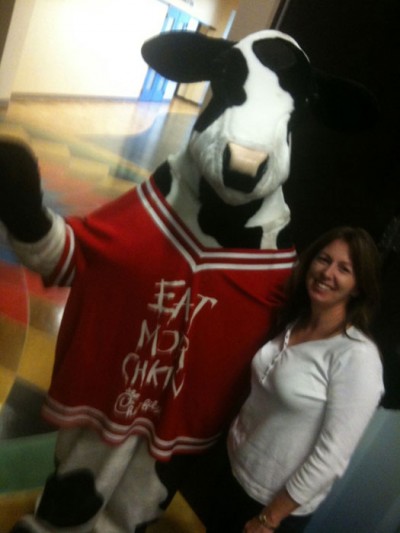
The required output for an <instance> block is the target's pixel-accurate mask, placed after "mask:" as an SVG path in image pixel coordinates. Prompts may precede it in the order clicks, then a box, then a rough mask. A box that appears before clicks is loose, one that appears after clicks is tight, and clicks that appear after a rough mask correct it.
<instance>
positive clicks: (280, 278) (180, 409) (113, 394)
mask: <svg viewBox="0 0 400 533" xmlns="http://www.w3.org/2000/svg"><path fill="white" fill-rule="evenodd" d="M68 225H69V230H68V231H67V234H68V238H67V240H66V244H65V250H64V254H63V256H62V258H61V260H60V263H59V265H58V267H57V269H56V272H54V276H53V277H54V280H57V281H58V282H59V283H63V282H66V281H67V280H68V279H69V278H71V277H73V284H72V288H71V292H70V296H69V299H68V302H67V305H66V308H65V313H64V317H63V321H62V324H61V328H60V333H59V338H58V343H57V351H56V361H55V366H54V372H53V379H52V384H51V387H50V391H49V397H48V400H47V403H46V405H45V407H44V414H45V416H46V418H47V419H48V420H49V421H50V422H53V423H55V424H56V425H58V426H59V427H72V426H91V427H93V428H95V429H97V430H98V431H99V432H100V434H101V435H102V437H103V438H104V439H105V440H106V441H107V442H109V443H111V444H118V443H121V442H123V441H124V440H125V439H126V438H127V437H128V436H129V435H132V434H141V435H145V436H147V437H148V440H149V447H150V451H151V453H152V454H153V456H155V457H156V458H157V459H159V460H167V459H169V458H170V456H171V455H172V454H173V453H194V452H200V451H202V450H204V449H205V448H207V447H209V446H210V445H211V444H212V443H213V442H214V441H215V439H216V438H217V437H218V435H219V434H220V432H221V430H222V429H223V428H225V427H226V425H227V424H229V422H230V420H231V418H232V416H233V414H234V413H235V411H236V408H237V407H238V406H239V404H240V402H241V401H242V400H243V399H244V394H245V393H246V392H247V387H248V383H249V366H250V361H251V359H252V357H253V355H254V354H255V352H256V351H257V349H258V348H259V347H260V346H261V345H262V344H263V343H264V342H265V341H266V338H267V333H268V330H269V326H270V323H271V320H272V319H273V317H274V315H275V311H276V309H277V307H278V306H279V305H280V304H281V302H282V297H283V285H284V283H285V281H286V279H287V277H288V275H289V274H290V272H291V269H292V267H293V264H294V261H295V259H296V254H295V251H294V249H287V250H279V251H278V250H244V249H225V248H206V247H204V246H202V245H201V244H199V242H198V241H197V240H196V239H195V238H194V236H193V235H192V234H191V233H190V232H189V231H188V229H187V228H186V226H185V225H184V224H183V223H182V221H181V220H180V219H179V218H178V217H177V216H176V214H175V213H174V212H173V211H172V209H171V206H170V205H169V204H168V203H167V202H166V201H165V199H164V198H163V197H162V195H161V194H160V193H159V191H158V189H157V188H156V186H155V184H154V182H153V180H152V179H151V180H149V181H147V182H146V183H144V184H142V185H141V186H138V187H136V188H135V189H134V190H132V191H130V192H128V193H127V194H125V195H123V196H121V197H120V198H118V199H117V200H115V201H113V202H111V203H109V204H107V205H105V206H104V207H102V208H101V209H99V210H97V211H95V212H94V213H92V214H90V215H89V216H87V217H86V218H84V219H78V218H71V219H69V220H68ZM54 280H53V281H54Z"/></svg>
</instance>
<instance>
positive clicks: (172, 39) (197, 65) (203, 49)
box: [141, 31, 235, 83]
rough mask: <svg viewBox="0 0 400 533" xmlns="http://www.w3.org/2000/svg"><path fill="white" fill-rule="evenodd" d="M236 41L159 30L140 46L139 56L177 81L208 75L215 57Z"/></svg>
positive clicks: (205, 78)
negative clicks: (140, 53)
mask: <svg viewBox="0 0 400 533" xmlns="http://www.w3.org/2000/svg"><path fill="white" fill-rule="evenodd" d="M234 44H235V43H234V42H232V41H228V40H226V39H216V38H212V37H207V36H206V35H203V34H201V33H196V32H191V31H171V32H165V33H161V34H160V35H157V36H155V37H153V38H151V39H149V40H148V41H146V42H145V43H144V44H143V46H142V50H141V52H142V56H143V59H144V60H145V61H146V63H147V64H148V65H149V66H150V67H151V68H153V69H154V70H155V71H156V72H158V73H159V74H161V76H164V77H165V78H168V79H169V80H173V81H177V82H179V83H191V82H196V81H208V80H210V79H211V74H212V65H213V61H214V59H215V58H216V57H217V56H218V55H219V54H220V53H221V52H224V51H225V50H227V49H228V48H231V47H232V46H233V45H234Z"/></svg>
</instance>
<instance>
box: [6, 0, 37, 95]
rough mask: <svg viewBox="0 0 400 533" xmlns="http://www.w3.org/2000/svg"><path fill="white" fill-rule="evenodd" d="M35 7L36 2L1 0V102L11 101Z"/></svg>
mask: <svg viewBox="0 0 400 533" xmlns="http://www.w3.org/2000/svg"><path fill="white" fill-rule="evenodd" d="M33 7H34V0H16V1H15V2H14V1H13V0H12V1H11V0H0V21H1V22H0V35H1V40H2V42H3V49H2V54H1V61H0V102H4V103H7V102H8V100H9V99H10V96H11V92H12V89H13V86H14V80H15V77H16V74H17V71H18V66H19V61H20V57H21V53H22V50H23V48H24V43H25V37H26V34H27V31H28V27H29V23H30V18H31V15H32V11H33ZM6 8H7V9H6ZM10 8H13V9H11V10H10Z"/></svg>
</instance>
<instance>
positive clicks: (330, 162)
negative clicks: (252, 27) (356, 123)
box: [279, 0, 400, 409]
mask: <svg viewBox="0 0 400 533" xmlns="http://www.w3.org/2000/svg"><path fill="white" fill-rule="evenodd" d="M286 6H287V9H286V10H285V11H284V14H283V16H282V18H281V21H280V23H279V29H280V30H282V31H284V32H286V33H289V34H290V35H292V36H293V37H294V38H295V39H296V40H297V41H298V42H299V44H300V45H301V46H302V47H303V48H304V50H305V51H306V52H307V54H308V55H309V57H310V60H311V62H312V64H313V65H314V66H315V67H317V68H319V69H321V70H324V71H326V72H329V73H331V74H334V75H337V76H341V77H345V78H349V79H353V80H355V81H357V82H360V83H362V84H364V85H365V86H367V87H368V88H369V89H370V90H371V91H372V92H373V93H374V95H375V96H376V99H377V102H378V105H379V111H380V113H379V121H378V123H377V124H376V126H375V127H373V128H371V129H369V130H367V131H363V132H358V133H351V134H350V133H347V134H346V133H339V132H333V131H331V130H329V129H327V128H324V127H323V126H321V124H318V123H316V122H315V121H314V120H313V119H312V117H309V118H308V119H307V122H306V124H305V128H303V127H302V129H301V132H300V131H299V132H297V133H296V132H294V135H293V152H292V154H293V156H292V172H291V177H290V180H289V181H288V183H287V185H286V187H285V193H286V198H287V201H288V203H289V205H290V206H291V209H292V218H293V229H294V237H295V241H296V244H297V247H298V249H299V250H301V249H302V248H303V247H304V246H305V245H306V244H308V243H309V242H310V240H312V239H314V238H315V237H316V236H317V235H319V234H320V233H321V232H323V231H324V230H326V229H329V228H330V227H332V226H336V225H341V224H350V225H360V226H362V227H364V228H366V229H367V230H369V231H370V233H371V234H372V235H373V237H374V238H375V240H376V241H377V242H378V243H380V242H381V237H382V233H383V232H384V230H385V228H386V226H387V224H388V223H389V222H390V220H393V217H396V215H398V217H399V222H400V134H399V124H400V103H399V98H400V31H399V27H400V2H399V0H322V1H321V0H291V1H290V2H289V3H288V4H286ZM396 235H397V244H395V245H394V246H393V249H391V248H390V249H389V251H388V253H387V259H386V260H385V262H384V267H383V272H382V288H383V291H382V292H383V297H382V304H381V309H380V312H379V314H378V316H377V318H376V320H375V323H374V325H373V333H374V335H375V338H376V340H377V341H378V344H379V346H380V348H381V351H382V353H383V358H384V377H385V386H386V395H385V398H384V400H383V405H384V406H385V407H388V408H396V409H399V408H400V303H399V302H400V223H399V226H398V228H397V234H394V235H393V236H394V237H396ZM385 257H386V256H385Z"/></svg>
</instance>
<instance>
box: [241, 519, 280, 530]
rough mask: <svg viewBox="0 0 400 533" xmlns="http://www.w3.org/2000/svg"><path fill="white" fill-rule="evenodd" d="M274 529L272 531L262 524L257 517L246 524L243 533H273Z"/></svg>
mask: <svg viewBox="0 0 400 533" xmlns="http://www.w3.org/2000/svg"><path fill="white" fill-rule="evenodd" d="M273 532H274V529H271V528H269V527H267V526H265V525H264V524H261V522H260V520H259V519H258V517H257V516H255V517H254V518H252V519H251V520H249V521H248V522H246V524H245V525H244V528H243V533H273Z"/></svg>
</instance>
